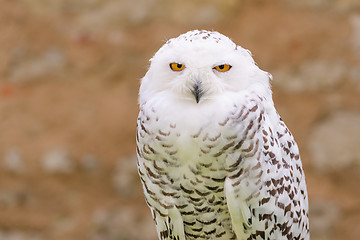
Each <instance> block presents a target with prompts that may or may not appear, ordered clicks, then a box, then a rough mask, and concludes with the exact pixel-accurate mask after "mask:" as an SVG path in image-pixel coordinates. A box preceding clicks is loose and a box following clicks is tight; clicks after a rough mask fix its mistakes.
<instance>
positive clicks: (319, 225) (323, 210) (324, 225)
mask: <svg viewBox="0 0 360 240" xmlns="http://www.w3.org/2000/svg"><path fill="white" fill-rule="evenodd" d="M309 206H310V234H311V239H313V240H331V239H333V238H332V236H333V230H334V226H335V223H336V221H337V220H338V219H339V218H340V215H341V212H340V208H339V206H337V205H335V204H333V203H330V202H326V201H324V200H314V201H311V202H310V205H309Z"/></svg>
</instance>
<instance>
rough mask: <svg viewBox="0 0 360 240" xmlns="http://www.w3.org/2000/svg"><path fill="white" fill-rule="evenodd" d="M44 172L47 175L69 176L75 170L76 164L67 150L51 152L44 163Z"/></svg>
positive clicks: (47, 154)
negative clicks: (59, 174) (60, 174)
mask: <svg viewBox="0 0 360 240" xmlns="http://www.w3.org/2000/svg"><path fill="white" fill-rule="evenodd" d="M42 167H43V170H44V171H45V172H47V173H65V174H69V173H72V172H73V171H74V170H75V164H74V162H73V160H72V159H71V158H70V156H69V154H68V152H67V151H65V150H61V149H58V150H51V151H49V152H48V153H46V154H45V156H44V158H43V161H42Z"/></svg>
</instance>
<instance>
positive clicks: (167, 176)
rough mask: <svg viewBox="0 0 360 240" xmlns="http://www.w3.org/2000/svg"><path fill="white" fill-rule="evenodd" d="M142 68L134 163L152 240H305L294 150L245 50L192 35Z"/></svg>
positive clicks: (303, 195)
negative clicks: (152, 224)
mask: <svg viewBox="0 0 360 240" xmlns="http://www.w3.org/2000/svg"><path fill="white" fill-rule="evenodd" d="M150 61H151V65H150V67H149V70H148V72H147V73H146V75H145V76H144V77H143V78H142V80H141V86H140V91H139V105H140V113H139V117H138V120H137V136H136V140H137V156H138V160H137V166H138V173H139V176H140V179H141V181H142V185H143V190H144V194H145V199H146V202H147V204H148V206H149V207H150V209H151V213H152V216H153V219H154V221H155V225H156V230H157V233H158V237H159V239H160V240H168V239H176V240H192V239H224V240H227V239H238V240H250V239H256V240H259V239H266V240H291V239H293V240H300V239H301V240H308V239H309V220H308V198H307V191H306V184H305V176H304V172H303V168H302V164H301V160H300V155H299V150H298V147H297V144H296V142H295V141H294V138H293V136H292V134H291V133H290V131H289V129H288V128H287V127H286V125H285V123H284V122H283V121H282V119H281V118H280V116H279V114H278V113H277V111H276V109H275V107H274V103H273V100H272V92H271V87H270V80H271V75H270V74H269V73H267V72H265V71H263V70H261V69H260V68H259V67H258V66H257V65H256V64H255V62H254V60H253V58H252V55H251V53H250V51H248V50H246V49H244V48H242V47H240V46H238V45H236V44H235V43H234V42H233V41H231V40H230V39H229V38H228V37H226V36H224V35H222V34H220V33H218V32H213V31H204V30H202V31H199V30H194V31H190V32H187V33H185V34H182V35H180V36H179V37H177V38H173V39H170V40H168V41H167V42H166V43H165V44H164V45H163V46H162V47H161V48H160V49H159V50H158V52H156V54H155V55H154V56H153V58H152V59H151V60H150Z"/></svg>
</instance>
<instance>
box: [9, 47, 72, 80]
mask: <svg viewBox="0 0 360 240" xmlns="http://www.w3.org/2000/svg"><path fill="white" fill-rule="evenodd" d="M66 62H67V60H66V57H65V54H64V52H63V51H62V50H61V49H60V48H50V49H47V50H45V51H44V52H41V53H39V54H38V55H30V54H29V53H28V52H27V51H26V50H24V49H22V48H17V49H14V51H13V54H12V56H11V57H10V66H9V69H10V70H9V72H8V78H9V79H10V80H11V81H12V82H14V83H27V82H32V81H37V80H43V79H44V78H46V77H54V76H56V75H58V74H61V73H62V72H63V70H64V68H65V65H66Z"/></svg>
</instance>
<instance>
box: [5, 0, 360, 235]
mask: <svg viewBox="0 0 360 240" xmlns="http://www.w3.org/2000/svg"><path fill="white" fill-rule="evenodd" d="M0 6H1V7H0V240H45V239H50V240H63V239H70V240H71V239H88V240H155V239H156V234H155V227H154V224H153V222H152V219H151V215H150V211H149V210H148V208H147V206H146V204H145V202H144V199H143V195H142V189H141V185H140V181H139V179H138V177H137V173H136V164H135V125H136V118H137V112H138V106H137V91H138V87H139V79H140V78H141V77H142V76H143V75H144V74H145V72H146V69H147V67H148V65H149V63H148V59H149V58H150V57H151V56H152V55H153V54H154V53H155V52H156V50H157V49H158V48H159V47H160V46H161V45H162V44H163V43H164V42H165V41H166V40H167V39H169V38H171V37H175V36H177V35H179V34H181V33H183V32H186V31H188V30H191V29H210V30H212V29H213V30H217V31H220V32H221V33H224V34H225V35H228V36H229V37H231V38H232V39H233V40H234V41H235V42H236V43H238V44H240V45H242V46H243V47H245V48H247V49H250V50H251V51H252V53H253V54H254V58H255V60H256V61H257V63H258V65H259V66H260V67H261V68H262V69H264V70H266V71H269V72H271V73H272V74H273V77H274V80H273V91H274V101H275V104H276V106H277V109H278V111H279V112H280V114H281V115H282V118H283V119H284V120H285V122H286V123H287V125H288V127H289V128H290V129H291V131H292V132H293V134H294V136H295V138H296V140H297V142H298V144H299V147H300V149H301V154H302V155H301V156H302V159H303V164H304V168H305V173H306V177H307V184H308V191H309V195H310V208H311V209H310V216H311V224H310V226H311V235H312V240H335V239H336V240H342V239H344V240H356V239H359V235H360V228H359V226H360V186H359V183H360V146H359V145H360V2H359V1H358V0H316V1H314V0H304V1H296V0H273V1H270V0H243V1H241V0H222V1H217V0H208V1H205V0H198V1H190V0H187V1H165V0H87V1H86V0H83V1H71V0H65V1H57V0H47V1H39V0H0Z"/></svg>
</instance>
